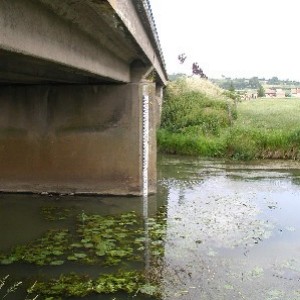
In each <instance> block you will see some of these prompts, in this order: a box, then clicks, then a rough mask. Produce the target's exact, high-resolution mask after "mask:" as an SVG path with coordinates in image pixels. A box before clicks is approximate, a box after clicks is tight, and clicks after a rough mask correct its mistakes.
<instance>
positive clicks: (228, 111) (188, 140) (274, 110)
mask: <svg viewBox="0 0 300 300" xmlns="http://www.w3.org/2000/svg"><path fill="white" fill-rule="evenodd" d="M195 86H197V83H195V81H193V84H192V85H191V84H190V82H189V81H188V80H184V79H182V80H181V81H178V82H175V83H172V85H171V86H170V87H168V89H167V93H166V99H165V102H164V106H163V113H162V126H161V129H160V130H159V131H158V145H159V150H160V151H161V152H167V153H173V154H186V155H197V156H206V157H229V158H234V159H242V160H249V159H258V158H280V159H300V151H299V149H300V118H299V117H300V99H257V100H251V101H245V102H239V103H238V104H237V106H235V104H234V102H233V101H232V100H231V99H229V98H226V97H225V96H224V95H223V94H222V93H221V92H220V90H214V89H213V88H212V87H211V86H209V84H208V86H209V93H207V92H206V90H205V87H206V86H205V85H203V83H201V87H200V88H199V86H200V85H198V88H195Z"/></svg>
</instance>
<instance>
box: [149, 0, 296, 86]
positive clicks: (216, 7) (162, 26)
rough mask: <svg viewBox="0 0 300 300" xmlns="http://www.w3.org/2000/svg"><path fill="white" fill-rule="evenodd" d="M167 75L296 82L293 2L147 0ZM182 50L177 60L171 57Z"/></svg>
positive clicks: (267, 0) (294, 13) (294, 7)
mask: <svg viewBox="0 0 300 300" xmlns="http://www.w3.org/2000/svg"><path fill="white" fill-rule="evenodd" d="M150 3H151V7H152V11H153V15H154V19H155V23H156V26H157V30H158V34H159V38H160V42H161V46H162V50H163V53H164V58H165V62H166V66H167V72H168V74H172V73H181V72H183V73H187V74H191V65H192V63H193V62H197V63H198V64H199V66H200V67H201V68H202V69H203V71H204V73H205V74H206V75H207V76H208V77H209V78H221V77H222V76H226V77H231V78H243V77H245V78H250V77H253V76H258V77H259V78H263V77H264V78H266V79H268V78H271V77H273V76H277V77H278V78H279V79H283V80H286V79H290V80H299V81H300V21H299V19H300V1H299V0H250V1H249V0H150ZM181 53H185V54H186V56H187V59H186V61H185V63H184V64H182V65H181V64H180V63H179V61H178V59H177V57H178V55H179V54H181Z"/></svg>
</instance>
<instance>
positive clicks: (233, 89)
mask: <svg viewBox="0 0 300 300" xmlns="http://www.w3.org/2000/svg"><path fill="white" fill-rule="evenodd" d="M228 90H229V91H230V92H235V88H234V85H233V82H232V81H231V82H230V86H229V88H228Z"/></svg>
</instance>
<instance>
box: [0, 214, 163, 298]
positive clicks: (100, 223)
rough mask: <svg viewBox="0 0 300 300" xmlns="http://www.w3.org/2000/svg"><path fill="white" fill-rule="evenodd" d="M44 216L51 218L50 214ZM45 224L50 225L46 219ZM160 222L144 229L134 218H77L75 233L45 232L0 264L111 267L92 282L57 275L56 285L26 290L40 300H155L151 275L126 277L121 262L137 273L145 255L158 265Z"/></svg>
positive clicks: (155, 220) (156, 289)
mask: <svg viewBox="0 0 300 300" xmlns="http://www.w3.org/2000/svg"><path fill="white" fill-rule="evenodd" d="M46 211H47V213H49V214H50V212H51V213H54V215H55V216H57V210H56V209H50V210H49V209H47V210H46ZM44 212H45V210H44ZM49 220H54V218H52V217H51V214H50V215H49ZM165 221H166V219H165V213H162V212H160V213H158V214H157V216H156V217H155V218H149V219H148V220H146V224H145V220H144V219H143V218H142V217H140V216H138V215H137V214H136V213H135V212H128V213H124V214H121V215H119V216H101V215H97V214H90V215H88V214H85V213H84V212H82V213H80V214H78V215H77V217H76V228H75V230H72V231H70V230H68V229H51V230H49V231H47V232H46V233H45V234H44V235H43V236H42V237H40V238H38V239H36V240H34V241H32V242H30V243H28V244H26V245H18V246H16V247H14V248H13V249H11V250H10V251H9V253H1V254H0V264H2V265H10V264H13V263H21V262H22V263H30V264H35V265H38V266H45V265H48V266H53V267H54V266H61V265H63V264H65V263H69V264H74V263H75V264H85V265H102V266H117V267H118V269H119V272H118V273H116V274H103V275H101V276H100V277H99V278H97V279H96V280H95V279H93V280H92V279H91V278H89V277H88V276H86V275H81V274H74V273H72V274H62V275H61V276H60V277H59V278H56V279H51V280H49V281H47V280H46V281H45V282H41V281H39V282H37V283H36V284H35V285H34V286H33V287H31V288H30V289H29V290H28V292H29V293H30V294H32V293H33V294H35V293H37V294H39V295H44V296H46V298H45V299H56V300H57V299H64V297H71V296H76V297H84V296H86V295H89V294H91V293H98V294H101V293H116V292H126V293H128V294H139V293H140V294H146V295H151V296H157V295H158V294H159V280H158V277H157V274H155V273H154V272H152V271H149V270H147V271H146V272H145V271H142V270H143V265H141V267H140V269H141V271H130V270H129V271H128V265H127V263H126V262H129V261H131V262H134V263H135V267H137V266H138V264H141V263H143V261H144V255H145V252H147V254H148V256H149V260H151V261H153V262H156V263H157V262H158V261H159V257H161V256H162V255H163V249H164V236H165V223H166V222H165ZM146 228H147V233H145V230H146ZM145 236H146V237H145ZM152 270H153V269H152ZM151 272H152V274H151ZM51 297H52V298H51ZM60 297H63V298H60Z"/></svg>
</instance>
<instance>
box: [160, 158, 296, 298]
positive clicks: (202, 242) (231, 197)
mask: <svg viewBox="0 0 300 300" xmlns="http://www.w3.org/2000/svg"><path fill="white" fill-rule="evenodd" d="M187 161H188V162H186V161H184V163H183V164H182V163H181V161H180V160H179V159H178V158H176V159H173V158H172V157H162V162H161V165H162V167H163V168H165V169H166V170H167V174H168V175H167V176H164V173H163V172H162V173H161V175H162V177H161V184H162V186H163V187H164V188H166V189H167V190H168V218H167V240H166V249H165V269H164V273H165V278H166V279H167V280H165V282H164V288H165V299H174V297H179V298H180V299H298V297H299V295H300V290H299V288H298V287H299V281H300V252H299V250H300V237H299V235H298V234H297V231H298V230H299V229H300V221H299V218H298V216H297V211H299V208H300V197H299V196H300V189H299V186H296V185H295V184H293V178H294V176H295V174H299V169H297V167H298V168H299V165H298V166H295V163H291V164H288V163H287V162H284V163H282V164H281V163H280V162H273V163H270V162H261V163H259V164H258V163H256V164H241V163H228V162H226V161H203V160H199V161H194V163H193V160H190V159H187ZM170 165H171V166H172V170H173V173H172V171H171V169H170V168H169V166H170ZM273 167H274V169H273ZM168 278H172V279H173V280H174V282H172V281H171V280H168Z"/></svg>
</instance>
